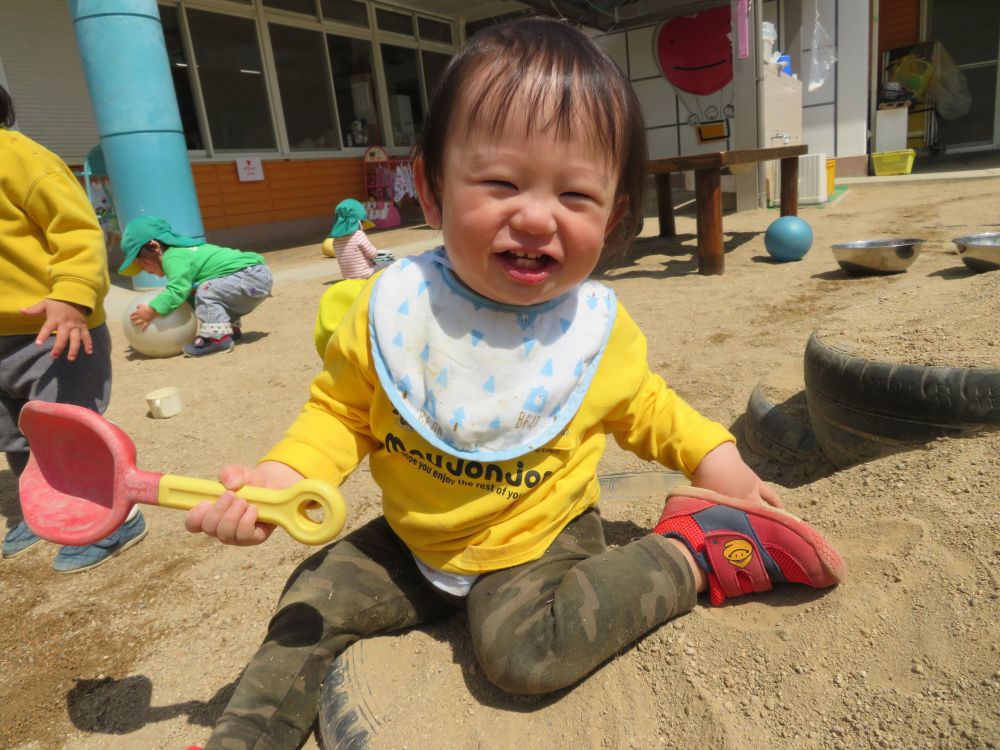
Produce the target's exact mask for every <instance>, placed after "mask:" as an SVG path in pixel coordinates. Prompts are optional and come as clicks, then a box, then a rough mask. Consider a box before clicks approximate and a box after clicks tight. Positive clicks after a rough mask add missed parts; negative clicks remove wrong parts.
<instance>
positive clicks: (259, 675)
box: [205, 510, 696, 750]
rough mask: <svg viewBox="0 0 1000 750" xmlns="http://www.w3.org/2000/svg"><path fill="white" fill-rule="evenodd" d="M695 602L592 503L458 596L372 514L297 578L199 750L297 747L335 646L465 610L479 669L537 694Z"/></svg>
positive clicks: (672, 556)
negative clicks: (535, 548)
mask: <svg viewBox="0 0 1000 750" xmlns="http://www.w3.org/2000/svg"><path fill="white" fill-rule="evenodd" d="M695 598H696V594H695V585H694V578H693V576H692V575H691V570H690V568H689V567H688V564H687V563H686V562H685V560H684V557H683V555H682V554H681V553H680V552H679V551H678V550H677V549H676V548H675V547H674V546H673V545H672V544H671V543H670V542H669V541H668V540H666V539H664V538H663V537H661V536H658V535H655V534H647V535H646V536H643V537H640V538H639V539H637V540H635V541H633V542H631V543H630V544H626V545H625V546H623V547H616V548H611V549H609V548H608V546H607V545H606V544H605V541H604V531H603V528H602V526H601V519H600V516H599V515H598V513H597V511H594V510H591V511H588V512H586V513H584V514H583V515H582V516H580V517H579V518H577V519H575V520H574V521H572V522H571V523H570V524H569V525H568V526H567V527H566V528H565V529H564V530H563V532H562V533H561V534H560V535H559V536H558V537H557V538H556V540H555V541H554V542H553V543H552V545H551V546H550V547H549V549H548V550H547V551H546V552H545V554H544V555H542V557H540V558H539V559H538V560H534V561H532V562H529V563H525V564H524V565H518V566H516V567H513V568H507V569H506V570H499V571H496V572H494V573H486V574H483V575H481V576H480V577H479V578H478V579H476V582H475V583H474V584H473V586H472V590H471V591H470V592H469V596H468V597H467V598H466V599H465V600H461V599H457V598H455V597H452V596H449V595H448V594H444V593H442V592H440V591H438V590H437V589H435V588H434V587H433V586H432V585H431V584H430V583H428V582H427V580H426V579H425V578H424V577H423V575H422V574H421V573H420V571H419V570H418V569H417V566H416V565H415V564H414V562H413V556H412V555H411V554H410V551H409V550H408V549H407V548H406V546H405V545H404V544H403V543H402V541H400V539H399V537H397V536H396V535H395V534H394V533H393V531H392V529H390V528H389V524H388V523H387V522H386V520H385V518H384V517H381V516H380V517H379V518H376V519H375V520H373V521H371V522H369V523H368V524H366V525H365V526H362V527H361V528H359V529H356V530H355V531H352V532H351V533H350V534H348V535H347V536H346V537H344V538H343V539H341V540H339V541H337V542H335V543H333V544H332V545H330V546H328V547H325V548H323V549H322V550H320V551H319V552H317V553H315V554H314V555H312V556H311V557H309V558H308V559H307V560H306V561H305V562H303V563H302V564H301V565H299V567H298V568H297V569H296V571H295V572H294V573H293V574H292V577H291V578H290V579H289V581H288V583H287V584H286V586H285V591H284V593H283V594H282V595H281V600H280V601H279V602H278V611H277V613H276V614H275V615H274V618H273V619H272V620H271V624H270V626H269V627H268V633H267V637H266V638H265V640H264V643H263V645H261V647H260V649H259V650H258V651H257V654H256V655H255V656H254V658H253V660H252V661H251V662H250V664H249V666H247V668H246V670H245V671H244V673H243V677H242V678H241V679H240V682H239V684H238V685H237V686H236V691H235V692H234V693H233V697H232V699H231V700H230V701H229V705H228V706H226V709H225V712H224V713H223V714H222V717H221V718H220V719H219V723H218V724H217V726H216V728H215V732H214V733H213V734H212V737H211V739H210V740H209V741H208V743H207V744H206V745H205V750H292V749H293V748H297V747H300V746H301V744H302V742H303V740H304V739H305V738H306V736H307V735H308V734H309V731H310V729H311V727H312V725H313V722H314V721H315V720H316V714H317V712H318V710H319V708H318V703H317V699H318V695H319V690H320V685H321V684H322V681H323V677H324V675H325V674H326V671H327V669H328V668H329V666H330V663H331V662H332V661H333V659H334V658H335V657H336V656H337V655H338V654H339V653H341V652H342V651H343V650H344V649H346V648H347V647H348V646H349V645H351V644H352V643H354V642H355V641H357V640H358V639H359V638H365V637H368V636H371V635H375V634H378V633H392V632H396V631H399V630H402V629H403V628H408V627H412V626H413V625H419V624H420V623H426V622H433V621H434V620H439V619H441V618H442V617H447V616H448V615H449V614H451V613H453V612H455V611H456V609H458V608H460V607H462V606H464V607H465V608H466V611H467V613H468V621H469V631H470V635H471V638H472V643H473V645H474V647H475V650H476V656H477V657H478V659H479V663H480V665H481V666H482V668H483V672H484V674H485V675H486V677H487V678H488V679H489V680H490V681H491V682H493V683H494V684H496V685H498V686H499V687H501V688H503V689H504V690H507V691H509V692H512V693H529V694H537V693H547V692H551V691H553V690H558V689H560V688H563V687H566V686H568V685H572V684H573V683H574V682H576V681H577V680H579V679H581V678H582V677H584V676H586V675H587V674H589V673H590V672H591V671H593V670H594V669H595V668H596V667H597V666H599V665H600V664H601V663H602V662H603V661H605V660H606V659H608V658H610V657H611V656H613V655H614V654H615V653H617V652H618V651H620V650H621V649H623V648H625V647H626V646H628V645H629V644H630V643H632V642H634V641H636V640H638V639H639V638H640V637H642V636H643V635H644V634H646V633H648V632H649V631H650V630H652V629H653V628H655V627H657V626H658V625H662V624H663V623H664V622H666V621H667V620H669V619H671V618H673V617H676V616H677V615H680V614H683V613H684V612H687V611H689V610H690V609H692V608H693V607H694V605H695ZM372 678H373V679H377V675H372ZM433 718H434V717H428V720H433Z"/></svg>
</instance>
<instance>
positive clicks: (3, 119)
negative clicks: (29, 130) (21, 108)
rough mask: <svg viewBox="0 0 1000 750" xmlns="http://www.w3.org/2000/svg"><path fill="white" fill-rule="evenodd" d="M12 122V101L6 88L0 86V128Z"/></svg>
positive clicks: (6, 126) (8, 125) (7, 126)
mask: <svg viewBox="0 0 1000 750" xmlns="http://www.w3.org/2000/svg"><path fill="white" fill-rule="evenodd" d="M13 124H14V102H13V101H12V100H11V98H10V94H8V93H7V89H5V88H4V87H3V86H0V128H9V127H10V126H11V125H13Z"/></svg>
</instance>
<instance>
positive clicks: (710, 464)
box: [691, 443, 785, 508]
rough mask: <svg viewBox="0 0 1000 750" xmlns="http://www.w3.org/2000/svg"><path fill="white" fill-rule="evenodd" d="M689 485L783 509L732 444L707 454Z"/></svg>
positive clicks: (719, 447) (725, 444) (767, 486)
mask: <svg viewBox="0 0 1000 750" xmlns="http://www.w3.org/2000/svg"><path fill="white" fill-rule="evenodd" d="M691 484H693V485H694V486H695V487H704V488H705V489H706V490H713V491H715V492H719V493H721V494H723V495H729V496H730V497H741V498H744V499H746V500H753V501H755V502H760V503H766V504H768V505H773V506H774V507H775V508H784V507H785V505H784V503H782V502H781V498H780V497H778V493H777V492H775V490H774V488H772V487H771V486H770V485H768V484H766V483H765V482H764V481H763V480H762V479H761V478H760V477H759V476H757V474H756V473H755V472H754V470H753V469H751V468H750V467H749V466H747V465H746V463H744V461H743V458H742V457H741V456H740V452H739V451H738V450H737V449H736V446H735V445H733V444H732V443H723V444H722V445H720V446H718V447H717V448H715V449H714V450H712V451H710V452H709V453H708V455H707V456H705V457H704V458H703V459H702V460H701V463H700V464H698V468H697V469H695V471H694V474H692V475H691Z"/></svg>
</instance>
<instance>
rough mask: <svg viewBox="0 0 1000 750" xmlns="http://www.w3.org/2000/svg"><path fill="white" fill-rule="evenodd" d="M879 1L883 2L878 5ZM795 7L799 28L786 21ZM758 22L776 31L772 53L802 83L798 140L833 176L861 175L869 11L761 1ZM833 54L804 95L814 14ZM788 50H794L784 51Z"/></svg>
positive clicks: (804, 0)
mask: <svg viewBox="0 0 1000 750" xmlns="http://www.w3.org/2000/svg"><path fill="white" fill-rule="evenodd" d="M884 1H885V0H883V2H884ZM792 3H795V4H796V5H797V6H800V7H801V23H802V25H801V29H800V30H799V31H798V34H797V35H796V29H794V28H792V24H790V23H788V22H787V19H786V16H788V17H791V16H792V15H793V12H794V8H793V7H792V5H791V4H792ZM763 8H764V18H765V19H766V20H770V21H771V22H772V23H774V24H775V26H776V27H777V29H778V49H780V50H781V51H783V52H789V54H790V55H791V57H792V60H793V72H795V73H796V74H797V75H798V76H799V78H801V79H802V80H803V84H804V85H803V90H802V135H803V141H804V142H805V143H807V144H808V145H809V151H810V152H811V153H823V154H826V155H827V156H828V157H835V158H836V159H837V174H838V175H841V176H853V175H864V174H867V163H868V162H867V156H866V154H867V153H868V110H869V76H870V71H869V61H870V59H871V54H870V48H869V44H870V36H871V23H870V7H869V3H868V2H865V0H765V2H764V4H763ZM817 9H818V11H819V23H820V25H821V26H822V27H823V30H824V31H825V32H826V34H827V36H828V37H829V39H830V40H831V41H832V42H833V44H834V47H835V49H836V55H837V61H836V62H835V63H834V65H833V68H832V69H831V70H830V72H829V74H828V75H827V77H826V79H825V80H824V81H823V84H822V85H821V86H819V87H818V88H816V89H814V90H813V91H809V85H808V84H809V78H810V67H811V59H812V47H813V29H814V20H815V18H816V11H817ZM790 47H794V49H790Z"/></svg>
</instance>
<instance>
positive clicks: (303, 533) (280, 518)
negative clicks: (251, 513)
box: [158, 474, 347, 544]
mask: <svg viewBox="0 0 1000 750" xmlns="http://www.w3.org/2000/svg"><path fill="white" fill-rule="evenodd" d="M226 491H227V490H226V488H225V487H223V486H222V485H221V484H220V483H219V482H213V481H212V480H210V479H196V478H194V477H185V476H180V475H178V474H164V475H163V476H162V477H161V478H160V486H159V495H158V503H159V504H160V505H163V506H165V507H167V508H177V509H179V510H190V509H191V508H193V507H194V506H196V505H197V504H198V503H201V502H204V501H206V500H208V501H209V502H215V501H216V500H218V499H219V497H220V496H221V495H222V494H223V493H225V492H226ZM236 494H237V495H239V496H240V497H242V498H243V499H244V500H246V501H247V502H248V503H253V504H254V505H256V506H257V518H258V519H259V520H260V521H263V522H264V523H273V524H276V525H278V526H280V527H281V528H283V529H284V530H285V531H287V532H288V535H289V536H290V537H292V538H293V539H296V540H298V541H300V542H302V543H303V544H326V543H327V542H330V541H333V540H334V539H335V538H336V537H337V534H339V533H340V530H341V529H343V528H344V521H345V520H346V518H347V510H346V508H345V506H344V498H343V497H342V496H341V494H340V492H339V491H338V490H337V489H336V488H334V487H333V485H331V484H329V483H327V482H323V481H321V480H319V479H303V480H301V481H299V482H296V483H295V484H293V485H292V486H291V487H288V488H286V489H283V490H272V489H265V488H264V487H249V486H247V487H243V488H242V489H240V490H239V491H238V492H237V493H236ZM317 506H319V507H318V508H317ZM307 510H313V511H314V512H317V511H318V510H321V511H322V520H320V521H314V520H313V519H312V518H310V517H309V515H308V514H307V513H306V511H307Z"/></svg>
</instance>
